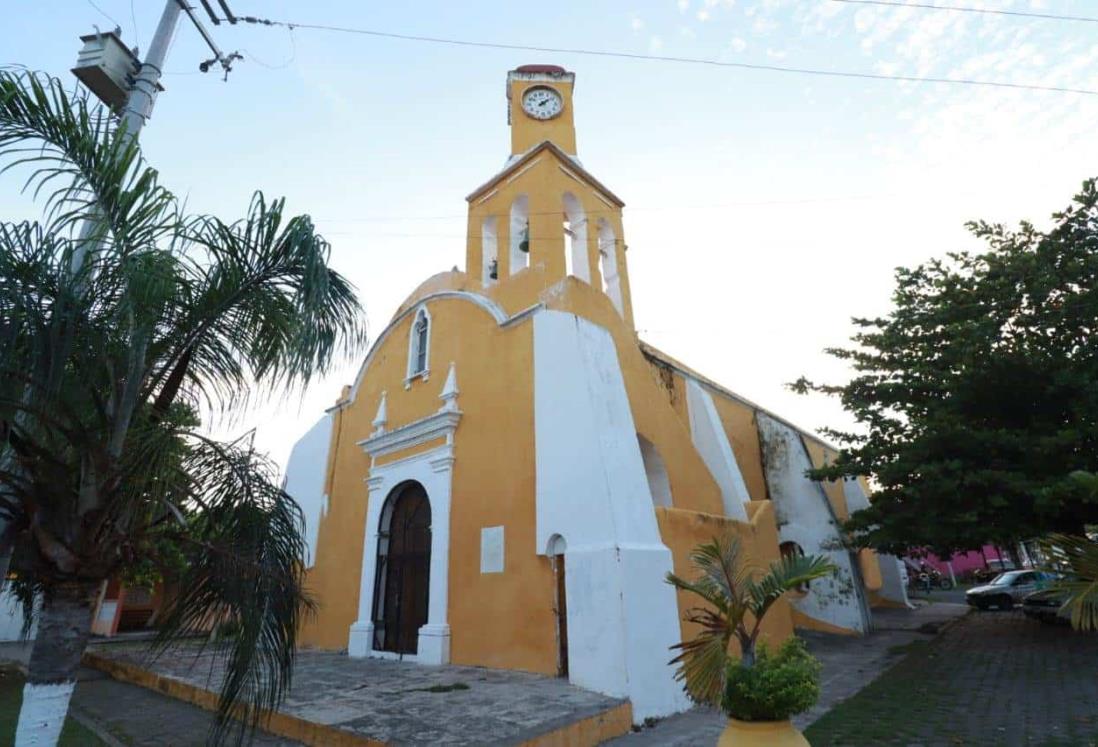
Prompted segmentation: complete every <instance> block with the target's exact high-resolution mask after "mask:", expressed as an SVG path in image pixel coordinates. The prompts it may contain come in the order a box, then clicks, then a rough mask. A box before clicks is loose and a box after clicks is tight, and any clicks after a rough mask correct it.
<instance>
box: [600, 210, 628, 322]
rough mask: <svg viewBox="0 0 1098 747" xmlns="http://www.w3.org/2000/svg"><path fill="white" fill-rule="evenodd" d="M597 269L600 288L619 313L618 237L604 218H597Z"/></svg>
mask: <svg viewBox="0 0 1098 747" xmlns="http://www.w3.org/2000/svg"><path fill="white" fill-rule="evenodd" d="M599 271H600V272H601V273H602V290H603V292H604V293H605V294H606V295H608V296H610V300H611V301H613V303H614V308H616V309H617V310H618V313H619V314H622V313H624V312H623V310H622V300H621V281H620V280H619V278H618V239H617V237H616V236H615V235H614V229H613V228H612V227H611V226H610V222H609V221H608V220H606V219H605V218H599Z"/></svg>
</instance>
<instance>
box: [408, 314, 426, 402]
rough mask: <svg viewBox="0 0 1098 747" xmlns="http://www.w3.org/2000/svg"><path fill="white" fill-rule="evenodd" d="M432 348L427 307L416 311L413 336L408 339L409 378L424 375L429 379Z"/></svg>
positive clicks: (409, 380) (410, 379) (409, 381)
mask: <svg viewBox="0 0 1098 747" xmlns="http://www.w3.org/2000/svg"><path fill="white" fill-rule="evenodd" d="M430 350H431V315H430V314H428V313H427V309H426V307H424V308H421V309H420V310H419V311H417V312H416V316H415V320H414V321H413V322H412V332H411V337H410V339H409V341H408V380H407V383H409V384H410V383H411V381H412V379H414V378H416V377H419V376H422V377H423V378H424V380H426V379H427V376H428V374H429V373H430V370H429V369H428V368H427V364H428V361H429V353H430Z"/></svg>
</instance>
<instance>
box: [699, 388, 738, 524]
mask: <svg viewBox="0 0 1098 747" xmlns="http://www.w3.org/2000/svg"><path fill="white" fill-rule="evenodd" d="M686 408H687V410H688V412H689V415H690V438H691V440H692V441H693V443H694V448H695V449H696V450H697V452H698V455H699V456H701V458H702V461H703V462H705V466H706V467H708V468H709V473H710V474H711V475H712V476H713V479H714V480H715V481H716V483H717V486H718V487H720V489H721V502H722V503H723V505H724V514H725V516H727V517H728V518H730V519H735V520H736V521H747V508H746V507H745V506H744V504H745V503H747V502H748V501H750V500H751V496H750V494H749V493H748V492H747V484H746V483H745V482H744V481H743V474H742V473H741V472H740V465H739V463H738V462H737V461H736V453H735V452H734V451H733V450H732V444H730V443H729V442H728V434H727V433H726V432H725V430H724V423H722V422H721V418H720V414H719V413H718V412H717V406H716V405H715V404H714V403H713V398H712V397H711V396H710V395H709V392H707V391H706V390H705V389H703V388H702V386H701V385H700V384H698V382H696V381H695V380H694V379H689V378H688V379H687V380H686Z"/></svg>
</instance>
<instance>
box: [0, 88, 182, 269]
mask: <svg viewBox="0 0 1098 747" xmlns="http://www.w3.org/2000/svg"><path fill="white" fill-rule="evenodd" d="M15 168H29V169H31V174H30V177H29V178H28V179H27V183H26V186H25V189H27V190H29V191H31V192H32V194H33V195H34V196H35V197H44V198H45V205H46V209H45V214H46V216H47V218H48V221H47V222H48V228H49V230H50V232H51V233H62V232H64V231H65V230H67V229H70V228H73V227H74V226H75V225H76V224H77V223H80V222H82V221H84V220H86V219H89V218H94V219H96V221H97V223H98V224H99V225H100V230H99V231H97V232H93V233H92V234H91V235H90V237H88V240H89V241H90V242H92V243H95V244H98V243H101V242H107V244H112V243H114V244H117V245H121V246H127V247H131V248H132V247H143V246H151V245H153V244H155V243H156V242H157V241H158V240H160V239H161V238H163V237H165V236H167V235H168V234H169V233H170V231H171V230H172V226H171V221H170V220H169V221H165V220H164V217H165V215H168V214H170V213H171V212H172V210H173V203H174V198H173V196H172V195H171V193H170V192H168V191H167V190H166V189H164V188H163V187H161V186H159V184H158V183H157V175H156V172H155V171H154V170H153V169H150V168H148V167H147V166H145V165H144V162H143V161H142V159H141V155H140V151H139V150H138V148H137V143H136V141H135V140H134V138H132V137H129V136H128V135H127V133H126V132H124V131H123V130H122V129H120V128H119V127H118V126H117V125H116V124H115V120H114V118H113V117H112V116H111V114H110V113H109V112H108V111H106V110H105V109H104V108H103V107H101V106H99V105H97V104H94V103H93V104H91V105H89V101H88V99H87V96H86V95H85V94H83V93H79V92H69V91H66V90H65V88H64V86H63V84H62V83H61V81H60V80H58V79H57V78H52V77H49V76H46V75H42V74H39V73H33V72H29V71H25V70H10V69H7V70H5V69H0V173H4V172H6V171H9V170H11V169H15ZM55 184H59V185H60V186H56V187H54V185H55Z"/></svg>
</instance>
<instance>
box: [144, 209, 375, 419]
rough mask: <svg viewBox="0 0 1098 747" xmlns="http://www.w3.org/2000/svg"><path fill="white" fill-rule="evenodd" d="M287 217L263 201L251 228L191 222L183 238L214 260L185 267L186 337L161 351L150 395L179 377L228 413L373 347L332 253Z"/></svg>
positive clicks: (159, 346) (182, 307) (182, 322)
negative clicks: (253, 394) (261, 392)
mask: <svg viewBox="0 0 1098 747" xmlns="http://www.w3.org/2000/svg"><path fill="white" fill-rule="evenodd" d="M283 211H284V201H283V200H275V201H274V202H268V201H267V200H266V199H265V198H264V197H263V195H261V194H259V193H256V195H255V196H254V198H253V200H252V204H251V208H250V209H249V213H248V216H247V218H246V219H244V220H242V221H239V222H237V223H233V224H226V223H223V222H222V221H220V220H218V219H216V218H209V217H205V218H198V219H195V220H193V221H191V222H190V223H189V224H188V226H187V228H186V229H185V231H184V233H183V238H184V240H185V241H186V242H189V243H190V244H192V245H194V246H196V247H198V248H200V249H201V250H202V251H203V252H204V256H202V257H194V256H192V255H190V254H189V255H188V261H187V262H186V263H185V264H184V265H183V266H182V274H181V277H180V280H179V282H180V291H181V292H180V294H179V306H178V308H177V310H176V312H175V313H176V316H177V317H178V320H179V321H178V325H177V327H176V329H178V330H180V331H182V332H185V333H183V334H174V335H171V336H165V337H163V338H161V339H160V340H159V341H158V342H157V343H156V355H157V358H158V360H160V361H161V363H160V365H159V367H158V369H157V371H156V372H155V373H154V375H153V376H152V377H151V378H150V379H149V383H148V388H149V389H155V388H159V387H162V386H163V385H164V384H165V383H166V382H167V380H168V379H169V378H170V377H171V376H172V374H173V373H176V374H177V375H181V376H184V379H185V381H186V382H187V384H188V385H189V386H190V387H192V388H193V390H194V391H195V392H196V393H198V394H199V395H200V396H202V397H203V399H204V400H205V402H206V403H207V405H209V406H212V407H213V409H221V408H225V407H228V406H235V405H238V404H239V395H240V392H241V390H243V389H245V388H246V387H247V386H248V385H249V384H252V383H255V384H258V385H259V386H261V387H267V388H269V389H276V388H283V389H285V388H293V387H297V386H303V385H304V384H307V383H308V382H309V381H310V379H311V378H312V377H313V376H315V375H317V374H322V373H325V372H326V371H327V370H328V369H329V367H330V366H331V365H332V364H333V363H334V362H335V361H336V360H338V359H341V358H343V357H345V356H350V355H355V354H358V353H359V352H360V351H361V350H362V349H363V348H364V347H365V344H366V329H365V325H364V322H363V319H364V314H363V313H362V307H361V305H360V304H359V302H358V300H357V298H356V296H355V291H354V287H353V286H352V285H351V284H350V283H349V282H348V281H347V280H346V279H345V278H344V277H343V276H342V275H340V274H339V273H337V272H335V271H334V270H332V269H330V268H329V267H328V266H327V260H328V255H329V252H330V247H329V245H328V244H327V242H326V241H324V239H323V238H322V237H320V236H319V235H318V234H317V233H316V230H315V227H314V226H313V224H312V222H311V221H310V220H309V218H308V217H307V216H297V217H294V218H291V219H289V220H288V221H284V217H283ZM184 359H186V365H185V366H183V367H182V369H181V367H180V362H181V361H184ZM183 369H185V370H183Z"/></svg>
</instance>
